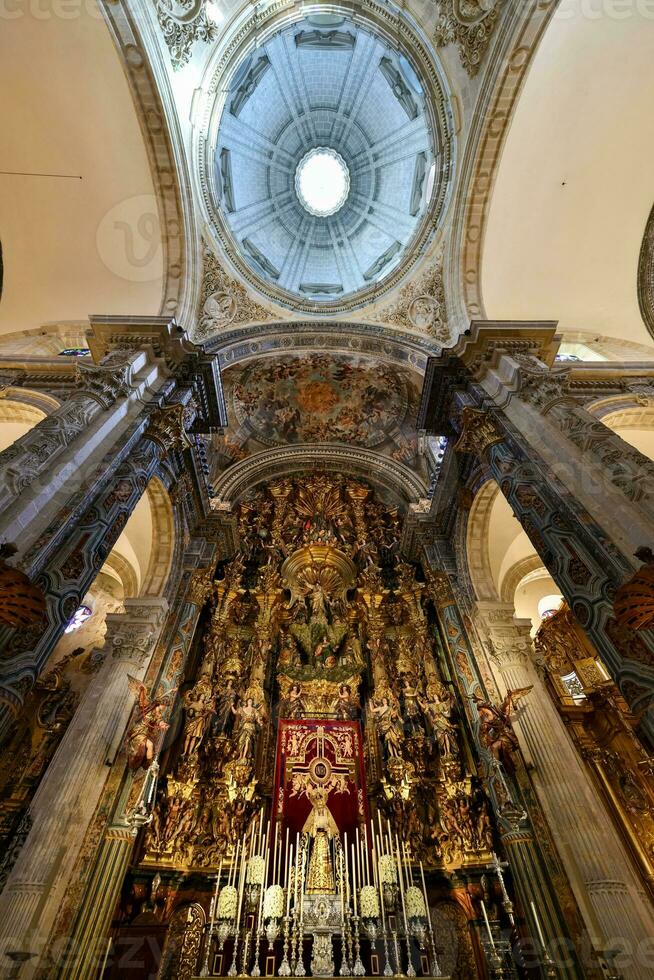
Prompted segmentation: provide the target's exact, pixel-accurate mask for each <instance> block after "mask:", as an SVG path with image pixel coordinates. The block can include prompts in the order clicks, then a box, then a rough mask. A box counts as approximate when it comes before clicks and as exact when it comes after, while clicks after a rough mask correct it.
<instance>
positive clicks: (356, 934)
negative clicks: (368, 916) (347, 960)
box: [352, 915, 366, 977]
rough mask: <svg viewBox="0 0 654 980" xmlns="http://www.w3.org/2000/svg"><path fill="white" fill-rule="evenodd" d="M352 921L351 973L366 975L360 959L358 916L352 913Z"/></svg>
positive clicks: (360, 975) (357, 975) (359, 975)
mask: <svg viewBox="0 0 654 980" xmlns="http://www.w3.org/2000/svg"><path fill="white" fill-rule="evenodd" d="M352 922H353V924H354V954H355V957H354V966H353V967H352V973H353V974H354V976H355V977H364V976H365V975H366V968H365V966H364V965H363V962H362V960H361V947H360V944H359V916H358V915H353V916H352Z"/></svg>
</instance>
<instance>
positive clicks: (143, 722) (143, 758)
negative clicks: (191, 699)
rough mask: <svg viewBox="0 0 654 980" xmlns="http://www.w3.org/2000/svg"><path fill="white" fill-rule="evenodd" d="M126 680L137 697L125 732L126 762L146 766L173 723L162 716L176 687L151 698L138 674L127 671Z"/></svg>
mask: <svg viewBox="0 0 654 980" xmlns="http://www.w3.org/2000/svg"><path fill="white" fill-rule="evenodd" d="M127 683H128V685H129V689H130V691H131V693H132V694H133V695H134V697H135V698H136V699H137V706H136V712H135V719H134V721H133V722H132V724H131V725H130V727H129V728H128V730H127V734H126V736H125V748H126V750H127V764H128V766H129V768H130V769H147V768H148V766H149V765H150V763H151V762H152V761H153V760H154V758H155V757H156V755H157V753H158V751H159V746H160V744H161V739H162V738H163V735H164V733H165V732H167V731H168V729H169V727H170V726H169V725H168V723H167V722H165V721H164V720H163V717H162V716H163V709H164V707H165V705H166V702H167V700H168V699H169V698H170V697H172V696H173V695H174V694H175V692H176V691H177V688H174V689H173V690H171V691H167V692H166V693H165V694H164V695H163V696H162V697H160V698H155V699H154V700H150V698H149V696H148V692H147V688H146V687H145V684H142V683H141V681H139V680H137V678H136V677H132V676H131V675H130V674H128V675H127Z"/></svg>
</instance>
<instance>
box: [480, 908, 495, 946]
mask: <svg viewBox="0 0 654 980" xmlns="http://www.w3.org/2000/svg"><path fill="white" fill-rule="evenodd" d="M481 911H482V913H483V916H484V922H485V923H486V929H487V930H488V939H489V941H490V944H491V949H492V950H493V952H494V951H495V940H494V939H493V933H492V932H491V927H490V922H489V921H488V913H487V912H486V906H485V905H484V902H483V899H482V902H481Z"/></svg>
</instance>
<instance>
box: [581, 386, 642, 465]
mask: <svg viewBox="0 0 654 980" xmlns="http://www.w3.org/2000/svg"><path fill="white" fill-rule="evenodd" d="M587 408H588V411H589V412H590V413H591V414H592V415H594V416H595V417H596V418H598V419H600V420H601V421H602V422H603V423H604V425H606V426H607V427H608V428H609V429H612V430H613V431H614V432H616V433H617V434H618V435H619V436H620V438H621V439H623V440H624V441H625V442H626V443H628V444H629V445H630V446H633V447H634V448H635V449H637V450H638V451H639V452H641V453H642V454H643V455H644V456H647V457H648V458H649V459H652V460H654V398H651V397H649V396H646V395H644V396H639V395H638V392H633V393H626V394H620V395H613V396H611V397H609V398H601V399H598V400H597V401H595V402H592V403H591V404H590V405H588V406H587Z"/></svg>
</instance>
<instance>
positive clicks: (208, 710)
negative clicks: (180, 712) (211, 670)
mask: <svg viewBox="0 0 654 980" xmlns="http://www.w3.org/2000/svg"><path fill="white" fill-rule="evenodd" d="M184 707H185V708H186V723H185V725H184V745H183V748H182V755H195V753H196V752H197V751H198V749H199V748H200V745H201V744H202V740H203V738H204V736H205V733H206V731H207V728H208V727H209V723H210V721H211V718H212V716H213V713H214V711H215V707H216V700H215V698H214V697H213V695H212V693H211V686H210V684H209V682H208V681H207V679H206V678H201V679H200V680H199V681H198V683H197V684H196V685H195V686H194V687H192V688H191V690H190V691H187V692H186V694H185V695H184Z"/></svg>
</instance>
